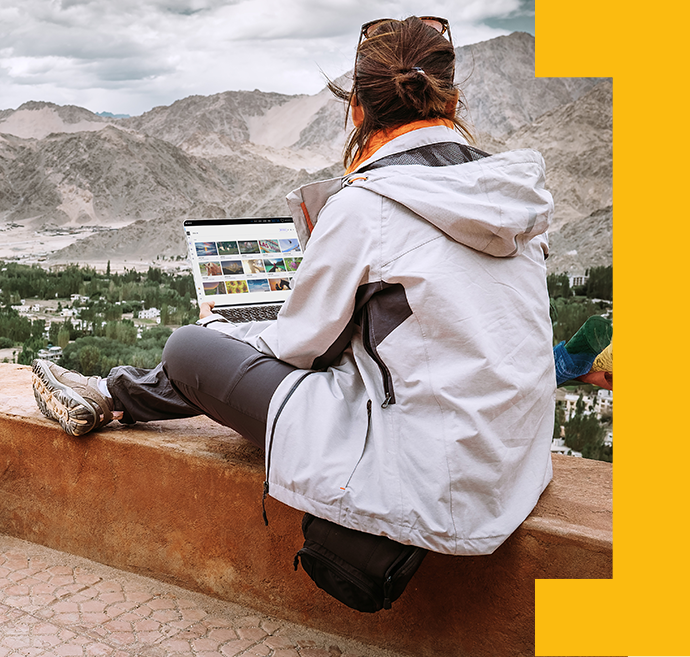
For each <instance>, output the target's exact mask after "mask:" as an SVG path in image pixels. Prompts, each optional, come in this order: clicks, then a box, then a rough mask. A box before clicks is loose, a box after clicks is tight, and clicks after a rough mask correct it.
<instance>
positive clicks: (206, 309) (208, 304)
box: [199, 300, 216, 319]
mask: <svg viewBox="0 0 690 657" xmlns="http://www.w3.org/2000/svg"><path fill="white" fill-rule="evenodd" d="M215 305H216V302H215V301H213V300H212V301H204V302H203V303H202V304H201V306H199V319H203V318H204V317H208V316H209V315H210V314H211V309H212V308H213V306H215Z"/></svg>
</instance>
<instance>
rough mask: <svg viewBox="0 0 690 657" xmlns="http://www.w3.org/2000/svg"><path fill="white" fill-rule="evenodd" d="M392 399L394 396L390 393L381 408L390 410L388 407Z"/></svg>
mask: <svg viewBox="0 0 690 657" xmlns="http://www.w3.org/2000/svg"><path fill="white" fill-rule="evenodd" d="M392 398H393V396H392V395H391V393H390V392H389V393H387V394H386V398H385V399H384V400H383V404H381V408H388V406H389V405H390V403H391V399H392Z"/></svg>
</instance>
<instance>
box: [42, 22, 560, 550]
mask: <svg viewBox="0 0 690 657" xmlns="http://www.w3.org/2000/svg"><path fill="white" fill-rule="evenodd" d="M453 77H454V50H453V46H452V43H451V41H450V32H449V29H448V24H447V21H445V20H443V19H436V18H423V19H419V18H416V17H411V18H408V19H406V20H404V21H397V20H389V19H385V20H381V21H374V22H372V23H368V24H367V25H365V26H364V27H363V28H362V34H361V37H360V44H359V46H358V49H357V60H356V66H355V73H354V84H353V87H352V91H351V92H350V93H346V92H344V91H343V90H339V89H338V88H336V87H335V86H334V85H331V86H332V89H333V90H334V91H335V92H336V93H337V94H338V95H339V96H340V97H345V98H347V100H348V101H349V108H350V110H351V113H352V119H353V123H354V125H355V129H354V132H353V135H352V138H351V140H350V142H349V144H348V146H347V149H346V153H345V163H346V165H347V167H348V170H347V174H346V175H345V176H344V177H343V178H342V179H340V178H339V179H337V180H331V181H326V182H322V183H314V184H311V185H307V186H306V187H303V188H301V189H300V190H297V191H296V192H293V193H292V194H290V196H289V197H288V204H289V206H290V208H291V210H292V211H293V215H294V216H295V221H296V222H298V223H299V224H300V225H302V226H303V227H304V228H303V231H310V234H308V244H307V247H306V251H305V256H304V260H303V262H302V264H301V266H300V269H299V271H298V273H297V276H296V277H295V279H294V280H295V285H294V289H293V292H292V294H291V297H290V298H289V300H288V301H287V303H286V304H285V305H284V306H283V308H282V310H281V312H280V314H279V316H278V319H277V320H276V321H275V322H263V323H252V324H246V325H241V326H234V325H231V324H227V323H224V322H223V321H222V320H220V318H219V317H218V316H216V315H213V314H212V313H211V312H210V307H204V308H202V312H201V315H202V319H200V323H201V324H206V326H205V327H204V328H201V327H199V326H188V327H183V328H181V329H179V330H177V331H176V332H175V333H173V335H172V336H171V338H170V339H169V340H168V343H167V345H166V347H165V350H164V353H163V362H162V365H161V366H159V367H158V368H156V369H155V370H152V371H144V370H136V369H135V368H130V367H120V368H115V369H114V370H113V371H112V372H111V373H110V375H109V376H108V379H107V382H106V381H103V380H96V379H95V378H92V379H86V377H81V375H78V374H76V373H69V372H66V371H64V370H61V369H60V368H57V367H56V366H53V365H49V364H47V363H45V362H41V361H39V362H37V364H36V365H35V367H34V372H35V390H36V398H37V400H38V403H39V406H41V408H42V410H43V411H44V413H45V414H47V415H48V416H49V417H54V418H55V419H59V420H61V423H62V425H63V427H65V428H66V429H67V430H68V431H69V432H70V433H73V434H81V433H84V432H85V431H88V430H90V429H92V428H97V427H99V426H102V425H103V424H106V423H107V422H109V421H110V420H111V419H112V417H113V412H115V417H118V418H121V419H122V420H123V421H125V422H132V421H137V420H139V421H146V420H155V419H165V418H170V417H182V416H185V415H194V414H198V413H200V412H203V413H206V414H207V415H209V416H210V417H212V418H214V419H216V420H218V421H219V422H221V423H223V424H226V425H227V426H230V427H232V428H234V429H236V430H237V431H239V432H240V433H242V434H243V435H245V436H247V437H248V438H250V439H253V440H254V441H255V442H256V443H257V444H259V445H261V446H262V447H264V446H265V449H266V470H267V475H266V481H267V483H266V489H267V491H268V492H269V494H270V495H271V496H273V497H275V498H277V499H279V500H281V501H283V502H284V503H286V504H288V505H290V506H293V507H295V508H297V509H301V510H303V511H308V512H310V513H312V514H314V515H316V516H318V517H322V518H325V519H327V520H331V521H333V522H335V523H337V524H340V525H344V526H347V527H351V528H353V529H356V530H360V531H364V532H368V533H372V534H382V535H386V536H388V537H390V538H392V539H393V540H395V541H398V542H401V543H405V544H412V545H417V546H420V547H424V548H428V549H430V550H434V551H437V552H443V553H448V554H488V553H490V552H492V551H493V550H495V549H496V548H497V547H498V546H499V545H500V544H501V543H502V542H503V541H504V540H505V539H506V538H507V537H508V536H509V535H510V534H511V533H512V532H513V531H514V529H515V528H516V527H517V526H518V525H519V524H520V523H521V522H522V521H523V520H524V519H525V517H526V516H527V515H528V514H529V512H530V511H531V510H532V508H533V507H534V505H535V503H536V501H537V499H538V498H539V495H540V494H541V492H542V491H543V489H544V488H545V486H546V485H547V483H548V482H549V480H550V478H551V461H550V442H551V433H552V428H553V410H554V409H553V392H554V389H555V384H556V382H555V375H554V360H553V353H552V348H551V323H550V320H549V301H548V293H547V289H546V271H545V264H544V260H545V257H546V254H547V244H546V239H545V237H544V231H545V230H546V228H547V225H548V221H549V218H550V215H551V212H552V200H551V196H550V194H549V193H548V192H546V191H545V190H544V187H543V184H544V163H543V160H542V157H541V156H540V155H539V154H538V153H536V152H534V151H531V150H522V151H514V152H509V153H503V154H500V155H495V156H486V154H485V153H482V152H481V151H478V150H477V149H474V148H472V147H471V146H469V145H468V144H467V139H466V137H468V136H469V132H468V130H467V128H466V127H465V126H464V124H463V123H462V122H461V121H460V120H459V119H458V118H457V117H456V108H457V104H458V91H457V89H456V88H455V86H454V84H453ZM214 328H215V329H219V330H211V329H214ZM79 422H83V424H79Z"/></svg>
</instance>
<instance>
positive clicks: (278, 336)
mask: <svg viewBox="0 0 690 657" xmlns="http://www.w3.org/2000/svg"><path fill="white" fill-rule="evenodd" d="M343 192H345V193H343ZM362 195H364V198H360V197H362ZM381 203H382V200H381V198H380V197H378V196H377V195H375V194H372V192H369V191H367V190H361V189H354V188H348V189H345V190H342V191H341V192H339V193H337V194H335V195H334V196H333V197H331V199H330V200H329V201H328V202H327V203H326V205H325V206H324V208H323V210H322V211H321V213H320V214H319V218H318V222H317V223H316V226H315V227H314V232H313V233H312V235H311V238H310V239H309V246H308V248H307V249H306V251H305V254H304V259H303V260H302V263H301V265H300V267H299V270H298V271H297V273H296V275H295V277H294V283H293V291H292V293H291V294H290V297H289V298H288V300H287V302H286V303H285V304H284V306H283V308H282V309H281V311H280V314H279V315H278V319H277V320H276V321H274V322H269V323H266V322H256V323H252V324H248V325H242V326H238V327H237V328H236V329H234V331H233V333H232V335H233V337H235V338H237V339H240V340H243V341H245V342H247V343H249V344H251V345H252V346H253V347H254V348H256V349H258V350H259V351H261V352H262V353H265V354H267V355H270V356H275V357H276V358H279V359H280V360H283V361H285V362H287V363H290V364H291V365H294V366H295V367H298V368H301V369H318V368H320V367H323V366H325V365H326V364H327V362H326V361H327V359H330V358H326V357H324V356H325V355H326V354H327V353H330V352H333V355H335V352H338V353H339V352H340V351H342V349H343V348H344V347H345V346H346V344H347V342H349V338H350V335H349V333H348V331H350V332H351V320H352V317H353V313H354V309H355V301H356V298H357V291H358V289H359V288H360V286H362V285H364V284H366V283H367V282H369V281H371V280H378V279H379V278H380V265H379V262H378V261H379V258H378V257H376V256H377V255H378V253H379V251H380V248H379V249H377V248H376V243H377V241H376V230H375V226H376V225H378V226H379V227H380V225H381V222H380V212H381ZM379 231H380V228H379Z"/></svg>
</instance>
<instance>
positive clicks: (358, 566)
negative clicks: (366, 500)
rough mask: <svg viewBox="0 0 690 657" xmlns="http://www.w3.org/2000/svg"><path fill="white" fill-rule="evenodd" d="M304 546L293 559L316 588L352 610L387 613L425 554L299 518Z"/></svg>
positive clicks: (382, 538)
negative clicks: (384, 610)
mask: <svg viewBox="0 0 690 657" xmlns="http://www.w3.org/2000/svg"><path fill="white" fill-rule="evenodd" d="M302 533H303V534H304V539H305V541H304V547H303V548H302V549H301V550H300V551H299V552H298V553H297V554H296V555H295V570H297V567H298V565H299V562H300V560H301V562H302V568H304V570H305V572H306V573H307V574H308V575H309V577H311V578H312V579H313V580H314V582H316V585H317V586H318V587H319V588H320V589H323V590H324V591H326V593H328V594H329V595H331V596H333V597H334V598H336V599H337V600H340V602H342V603H344V604H346V605H347V606H348V607H352V609H357V610H358V611H364V612H369V613H371V612H375V611H379V609H390V607H391V603H392V602H394V601H395V600H397V599H398V598H399V597H400V595H401V594H402V592H403V591H404V590H405V587H406V586H407V583H408V582H409V581H410V579H411V578H412V575H414V574H415V572H416V571H417V568H419V564H421V563H422V560H423V559H424V557H425V556H426V553H427V550H425V549H424V548H419V547H415V546H413V545H402V544H401V543H396V542H395V541H392V540H391V539H389V538H387V537H386V536H374V535H373V534H366V533H364V532H359V531H356V530H354V529H348V528H346V527H340V526H339V525H336V524H335V523H332V522H329V521H328V520H323V519H321V518H316V517H315V516H312V515H311V514H309V513H305V514H304V518H303V519H302Z"/></svg>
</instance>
